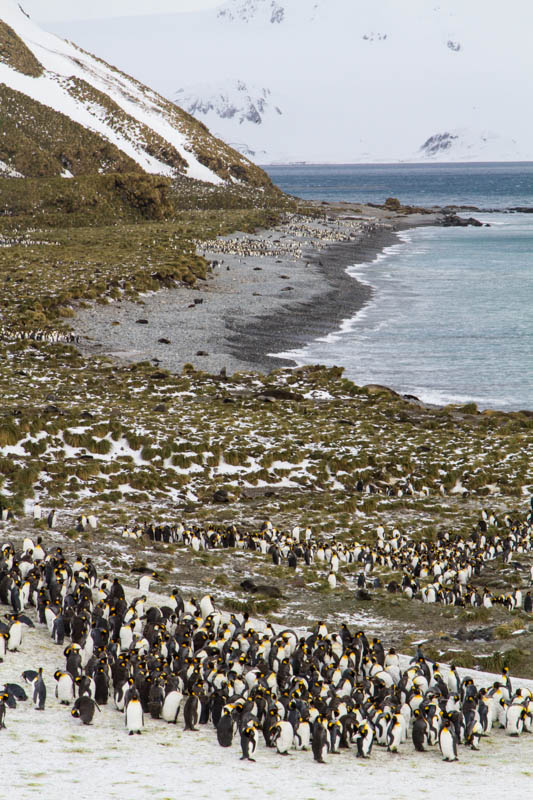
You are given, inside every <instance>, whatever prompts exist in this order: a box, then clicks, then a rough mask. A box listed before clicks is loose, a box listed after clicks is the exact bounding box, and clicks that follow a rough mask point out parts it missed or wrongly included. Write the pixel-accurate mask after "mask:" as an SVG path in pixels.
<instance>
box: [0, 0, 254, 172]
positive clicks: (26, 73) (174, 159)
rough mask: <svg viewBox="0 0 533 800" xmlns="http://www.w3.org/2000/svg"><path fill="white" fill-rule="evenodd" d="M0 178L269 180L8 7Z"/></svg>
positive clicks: (177, 111)
mask: <svg viewBox="0 0 533 800" xmlns="http://www.w3.org/2000/svg"><path fill="white" fill-rule="evenodd" d="M0 134H1V135H0V175H4V176H10V177H20V176H31V177H38V176H42V175H63V176H65V177H70V176H73V175H78V174H87V173H94V172H148V173H153V174H161V175H167V176H172V175H176V174H184V175H187V176H188V177H192V178H196V179H198V180H202V181H206V182H209V183H221V182H223V181H224V180H227V181H235V180H238V181H245V182H251V183H254V184H258V185H262V184H267V183H268V178H267V176H266V175H264V173H262V171H261V170H259V169H258V168H257V167H256V166H255V165H254V164H252V163H251V162H249V161H248V159H246V158H244V157H243V156H242V155H241V154H240V153H238V152H236V151H235V150H233V149H232V148H230V147H228V146H227V145H226V144H224V143H223V142H222V141H219V140H217V139H216V138H215V137H213V136H212V135H211V134H210V133H209V131H208V130H207V128H206V127H205V126H204V125H202V124H201V123H199V122H198V121H197V120H195V119H193V118H192V117H191V116H190V115H189V114H188V113H186V112H184V111H183V110H182V109H181V108H179V107H178V106H176V105H174V103H172V102H169V101H168V100H167V99H165V98H164V97H162V96H160V95H158V94H157V93H156V92H154V91H153V90H151V89H148V88H147V87H146V86H143V85H142V84H141V83H139V82H138V81H137V80H135V79H133V78H130V77H128V76H127V75H125V74H123V73H121V72H119V71H118V70H117V69H116V68H114V67H110V66H109V65H108V64H106V63H105V62H103V61H101V60H100V59H99V58H96V57H94V56H91V55H89V54H88V53H87V52H85V51H83V50H81V49H80V48H79V47H76V46H75V45H73V44H71V43H69V42H66V41H63V40H62V39H60V38H58V37H57V36H55V35H53V34H50V33H46V32H45V31H43V30H41V29H40V28H39V27H38V26H37V25H35V24H34V23H33V22H32V21H31V20H30V19H29V17H28V16H27V14H25V13H24V11H23V10H22V9H21V7H20V6H18V5H17V4H16V3H15V2H13V0H0Z"/></svg>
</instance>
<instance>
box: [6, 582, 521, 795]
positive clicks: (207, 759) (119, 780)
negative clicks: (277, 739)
mask: <svg viewBox="0 0 533 800" xmlns="http://www.w3.org/2000/svg"><path fill="white" fill-rule="evenodd" d="M150 599H151V600H152V601H153V602H161V600H162V598H161V597H160V596H157V595H151V596H150ZM64 663H65V660H64V657H63V647H59V646H57V645H55V644H54V643H53V642H52V640H51V639H50V637H49V636H48V632H47V630H46V628H45V627H44V626H38V627H37V628H36V629H35V630H27V631H26V630H25V636H24V639H23V642H22V651H21V652H20V653H7V654H6V657H5V660H4V663H2V664H0V683H3V682H7V681H13V682H20V683H23V682H22V681H21V678H20V675H21V673H22V671H23V670H25V669H37V668H38V667H39V666H43V668H44V673H45V681H46V684H47V689H48V697H47V704H46V710H45V711H44V713H42V712H38V711H36V710H34V709H33V705H32V703H31V699H30V700H29V701H28V702H25V703H19V704H18V707H17V708H16V709H14V710H11V709H8V711H7V715H6V725H7V728H6V729H5V730H2V731H1V732H0V737H1V739H0V740H1V744H2V754H3V757H4V764H5V765H8V771H7V773H6V772H5V773H4V774H5V775H6V774H7V775H8V778H9V780H8V783H7V784H6V783H5V782H4V786H7V785H9V787H10V789H11V790H12V792H13V793H14V796H15V797H16V798H17V800H25V798H32V797H38V796H40V797H42V798H44V800H55V799H56V798H62V797H64V796H65V795H67V794H68V796H69V797H71V796H72V794H73V792H74V793H75V796H76V798H77V800H89V799H91V800H92V798H94V797H103V798H110V799H111V798H128V800H142V798H146V797H148V796H150V797H151V798H154V799H155V800H163V799H164V798H169V799H170V798H171V799H172V800H174V798H178V797H181V796H186V797H187V798H193V799H194V800H196V798H199V799H200V798H229V799H230V800H233V799H234V798H235V800H237V798H238V800H247V799H248V798H254V799H255V798H262V797H272V798H278V797H283V796H286V795H288V794H289V793H290V795H291V797H292V800H311V798H326V797H330V796H331V795H332V793H334V794H335V798H341V799H343V798H350V799H351V798H356V797H358V796H362V797H369V796H372V797H373V798H375V799H376V800H377V799H378V798H385V797H387V798H395V800H402V798H406V800H407V798H409V800H412V798H418V797H428V798H433V797H437V796H439V795H441V794H442V792H443V791H445V792H446V794H447V795H448V796H449V797H461V798H474V797H479V794H480V791H481V790H482V791H483V795H484V800H491V799H492V798H494V799H495V800H496V798H498V800H500V798H502V797H504V796H505V795H506V794H507V793H508V792H509V791H510V790H511V791H512V795H513V797H516V798H518V797H526V796H527V795H528V793H529V792H530V791H531V785H532V784H531V776H532V774H533V768H532V767H530V765H529V764H530V759H531V753H532V748H533V737H531V736H529V735H528V734H524V735H523V736H522V737H521V738H520V739H514V738H510V737H509V736H507V735H506V734H505V733H504V732H503V731H502V730H493V731H492V733H491V735H490V737H489V738H486V739H483V740H482V741H481V750H480V751H479V752H473V751H471V750H469V749H466V748H464V747H461V748H460V750H459V758H460V760H459V762H456V763H453V764H448V763H445V762H443V761H442V759H441V756H440V753H439V750H438V747H437V748H433V749H432V750H431V751H430V752H426V753H417V752H416V751H415V750H414V749H413V746H412V744H411V741H410V740H409V741H408V742H406V743H405V744H404V745H403V746H402V750H401V752H400V754H398V755H393V754H390V753H387V752H386V751H385V750H384V749H382V748H379V747H374V749H373V751H372V756H371V758H370V760H367V761H360V760H358V759H356V758H355V749H353V748H352V749H351V750H349V751H344V752H342V753H341V754H340V755H332V756H330V757H329V760H328V763H327V764H325V765H319V764H317V763H315V762H314V761H313V757H312V754H311V753H310V752H293V753H291V754H290V755H289V756H287V757H282V756H280V755H278V754H277V752H275V751H274V750H267V749H266V748H265V747H264V745H263V742H262V736H261V737H260V745H259V748H258V751H257V753H256V757H257V763H255V764H252V763H248V762H241V761H240V760H239V759H240V755H241V752H240V746H239V739H238V737H236V738H235V739H234V743H233V746H232V747H231V749H223V748H221V747H220V746H219V745H218V744H217V740H216V737H215V733H214V730H213V727H212V725H211V723H209V724H208V725H206V726H202V727H201V729H200V731H199V732H197V733H191V732H187V733H185V732H184V730H183V722H182V720H181V719H180V720H179V721H178V724H177V726H173V725H168V724H167V723H165V722H162V721H159V720H157V721H156V720H152V719H151V718H149V717H147V718H145V723H146V728H145V731H144V732H143V734H142V736H132V737H130V736H128V735H127V732H126V730H125V728H124V717H123V715H122V714H121V713H119V712H118V711H117V710H116V709H115V708H114V706H113V702H112V701H110V704H109V705H108V706H107V707H103V708H102V712H101V713H100V714H98V713H96V715H95V720H94V724H93V725H92V726H91V727H86V726H84V725H82V724H81V723H80V722H79V721H78V720H76V719H74V718H73V717H72V716H71V714H70V709H69V708H67V707H66V706H60V705H59V703H58V701H57V700H56V699H55V696H54V690H55V681H54V679H53V673H54V672H55V670H56V669H58V668H63V667H64ZM470 674H472V672H471V671H470ZM495 677H496V676H489V675H486V674H481V673H479V679H478V678H477V677H476V682H477V683H479V684H480V685H488V684H489V683H490V682H491V681H492V680H493V679H494V678H495ZM513 683H514V684H516V686H519V685H530V686H531V687H533V681H514V682H513ZM3 796H5V795H3Z"/></svg>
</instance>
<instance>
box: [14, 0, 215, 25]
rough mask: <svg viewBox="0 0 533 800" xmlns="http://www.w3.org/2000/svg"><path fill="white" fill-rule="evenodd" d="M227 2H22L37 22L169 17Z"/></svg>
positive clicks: (72, 0) (75, 0)
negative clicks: (149, 15) (148, 15)
mask: <svg viewBox="0 0 533 800" xmlns="http://www.w3.org/2000/svg"><path fill="white" fill-rule="evenodd" d="M222 2H223V0H91V2H90V3H87V2H86V0H20V5H21V6H22V8H23V9H24V10H25V11H27V13H28V14H29V15H30V16H31V18H32V19H33V20H34V21H35V22H48V21H52V20H54V21H57V20H60V21H67V20H73V19H100V18H104V17H125V16H131V15H135V16H137V15H141V14H169V13H173V12H179V11H199V10H200V9H202V8H214V7H215V6H219V5H221V4H222Z"/></svg>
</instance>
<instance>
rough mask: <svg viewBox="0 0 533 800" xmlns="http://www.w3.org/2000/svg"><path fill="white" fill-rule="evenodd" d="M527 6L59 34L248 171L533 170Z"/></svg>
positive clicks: (244, 3) (274, 13) (273, 14)
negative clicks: (503, 165)
mask: <svg viewBox="0 0 533 800" xmlns="http://www.w3.org/2000/svg"><path fill="white" fill-rule="evenodd" d="M532 26H533V6H532V5H531V3H530V2H529V0H509V2H507V3H506V4H505V5H504V6H502V5H501V4H499V3H488V2H486V0H468V2H464V0H445V1H444V0H434V2H429V0H406V2H398V0H373V2H371V3H369V2H367V0H229V1H228V2H224V3H221V4H220V6H218V7H217V8H215V9H211V10H207V11H199V12H195V13H182V14H173V15H161V16H150V15H147V16H145V17H124V18H120V19H114V20H105V21H101V22H83V23H68V24H67V23H65V24H63V25H58V24H56V25H55V26H54V29H55V30H56V31H58V32H59V33H61V34H62V35H65V36H69V38H75V39H76V40H77V41H79V42H81V43H82V44H83V46H85V47H87V48H90V49H92V50H93V51H95V52H99V53H100V54H101V55H103V57H105V58H106V59H108V60H110V61H112V63H117V64H119V65H120V66H121V68H123V69H126V70H127V71H128V72H131V73H132V74H135V75H136V76H137V77H138V78H140V79H141V80H143V81H145V82H147V83H149V84H150V85H152V86H154V87H156V88H157V89H158V91H160V92H162V94H164V95H165V96H167V97H169V98H171V99H173V100H177V101H178V102H179V103H181V104H183V106H184V108H185V109H186V110H187V111H189V112H190V113H191V114H194V115H195V116H196V117H197V118H198V119H200V120H202V121H203V122H205V123H206V124H207V125H208V126H209V128H210V129H211V130H213V132H215V133H216V134H217V135H218V136H220V137H222V138H223V139H224V140H225V141H227V142H229V143H231V144H232V145H233V146H235V147H236V148H238V149H239V150H240V151H241V152H243V153H246V154H248V155H250V156H251V157H252V158H254V160H255V161H258V162H264V163H268V162H290V161H299V162H301V161H308V162H337V163H342V162H371V161H403V160H405V161H427V160H433V161H453V160H466V161H476V160H489V161H490V160H497V161H498V160H503V161H509V160H528V159H533V115H531V114H530V113H529V112H528V111H527V107H526V98H527V97H528V96H529V92H530V74H531V56H530V52H531V48H530V41H529V39H530V30H531V28H532Z"/></svg>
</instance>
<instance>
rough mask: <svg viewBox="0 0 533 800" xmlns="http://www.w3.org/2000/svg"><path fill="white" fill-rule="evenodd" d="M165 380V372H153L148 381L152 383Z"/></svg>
mask: <svg viewBox="0 0 533 800" xmlns="http://www.w3.org/2000/svg"><path fill="white" fill-rule="evenodd" d="M165 378H168V375H167V373H166V372H153V373H152V374H151V375H150V379H151V380H153V381H164V380H165Z"/></svg>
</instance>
